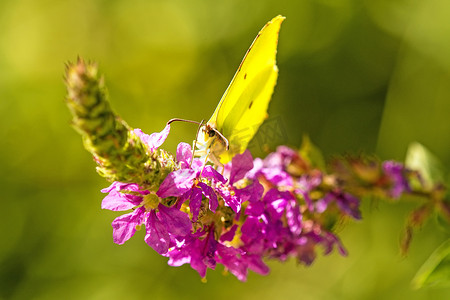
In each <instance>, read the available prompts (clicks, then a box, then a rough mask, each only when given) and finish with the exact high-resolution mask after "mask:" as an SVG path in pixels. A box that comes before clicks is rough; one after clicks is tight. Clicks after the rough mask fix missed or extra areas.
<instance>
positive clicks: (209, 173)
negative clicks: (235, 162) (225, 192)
mask: <svg viewBox="0 0 450 300" xmlns="http://www.w3.org/2000/svg"><path fill="white" fill-rule="evenodd" d="M202 176H203V177H206V178H209V179H215V180H216V181H220V182H222V183H225V182H226V181H227V180H226V179H225V178H224V177H223V176H222V174H220V173H219V172H217V171H216V170H215V169H214V168H213V167H212V166H210V165H207V166H205V168H203V171H202Z"/></svg>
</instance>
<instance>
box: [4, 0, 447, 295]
mask: <svg viewBox="0 0 450 300" xmlns="http://www.w3.org/2000/svg"><path fill="white" fill-rule="evenodd" d="M277 14H282V15H284V16H286V17H287V19H286V21H285V22H284V24H283V26H282V29H281V34H280V42H279V51H278V66H279V68H280V76H279V80H278V85H277V87H276V91H275V94H274V96H273V100H272V102H271V106H270V110H269V113H270V116H271V117H273V118H277V120H281V121H282V124H283V127H282V128H283V130H285V132H286V134H287V138H286V140H285V141H283V142H284V143H287V144H289V145H293V146H298V145H300V142H301V137H302V135H303V134H304V133H307V134H309V135H310V137H311V138H312V140H313V142H315V143H316V144H317V145H318V146H319V147H320V148H321V149H322V150H323V151H324V153H325V154H326V155H327V156H330V155H332V154H343V153H360V152H366V153H376V154H377V155H379V156H380V157H382V158H383V159H398V160H403V159H404V155H405V152H406V148H407V146H408V144H409V143H410V142H413V141H419V142H421V143H423V144H424V145H425V146H426V147H428V148H429V149H430V150H431V151H432V152H434V153H435V154H436V155H437V156H438V157H439V158H440V159H441V160H442V161H443V163H444V165H446V166H447V167H448V166H449V165H450V151H449V149H450V138H449V137H450V120H449V119H450V84H449V83H450V22H449V21H448V20H450V3H449V2H448V1H447V0H427V1H413V0H298V1H294V0H292V1H283V0H271V1H257V0H247V1H237V0H234V1H202V0H191V1H181V0H178V1H177V0H168V1H149V0H128V1H124V0H115V1H105V0H95V1H93V0H69V1H56V0H14V1H13V0H2V1H1V2H0V122H1V124H0V125H1V127H0V128H1V129H0V140H1V143H2V147H1V150H0V187H1V191H2V193H1V196H0V198H1V206H2V209H1V212H0V228H1V229H0V230H1V235H2V238H1V242H0V298H1V299H210V298H214V299H286V298H288V297H289V298H290V299H445V298H447V297H446V296H448V295H449V290H444V289H423V290H419V291H413V290H411V288H410V280H411V279H412V277H413V276H414V274H415V272H416V271H417V269H418V268H419V267H420V265H421V264H422V263H423V262H424V260H425V259H426V258H427V257H428V256H429V254H430V253H431V252H432V250H434V248H436V247H437V246H438V245H439V244H440V243H441V242H442V241H443V240H444V239H445V238H446V235H445V234H444V233H442V232H440V231H437V230H436V226H435V224H434V223H433V222H430V223H428V224H427V225H426V226H425V227H424V228H423V229H422V230H421V231H420V232H418V234H417V235H416V236H415V239H414V240H413V243H412V247H411V250H410V253H409V256H408V257H407V258H401V257H400V255H399V247H398V245H399V237H400V232H401V230H402V228H403V225H404V222H405V218H406V216H407V213H408V211H410V210H411V209H413V208H414V207H416V204H415V203H410V202H401V203H396V204H388V203H380V204H379V205H377V206H374V205H372V203H364V204H363V220H362V221H361V222H357V223H351V224H349V226H347V227H345V228H344V229H343V230H342V231H341V232H340V234H341V237H342V240H343V242H344V244H345V245H346V247H347V249H348V250H349V252H350V255H349V257H347V258H343V257H340V256H339V255H337V254H333V255H331V256H329V257H319V258H318V260H317V261H316V262H315V264H314V265H313V266H312V267H310V268H304V267H302V266H297V265H296V263H295V262H294V261H288V262H286V263H278V262H270V263H269V264H270V266H271V268H272V271H271V274H270V275H268V276H265V277H264V276H260V275H256V274H253V273H251V274H250V276H249V278H248V282H247V283H241V282H239V281H238V280H237V279H235V278H234V277H233V276H223V275H222V268H221V267H218V270H216V271H209V272H208V277H207V279H208V283H207V284H203V283H201V282H200V278H199V276H198V275H197V273H196V272H195V271H193V270H191V269H190V267H188V266H183V267H179V268H173V267H169V266H167V260H166V259H165V258H163V257H160V256H159V255H157V254H156V252H154V251H153V250H152V249H151V248H150V247H148V246H147V245H146V244H145V242H144V241H143V232H139V233H137V234H136V236H135V237H134V238H133V239H131V240H130V241H128V242H127V243H126V245H123V246H118V245H115V244H113V241H112V228H111V225H110V224H111V221H112V220H113V219H114V218H115V217H116V216H118V215H119V214H118V213H114V212H110V211H102V210H101V209H100V203H101V199H102V197H103V195H102V194H101V193H100V189H101V188H103V187H106V186H108V183H107V182H105V181H104V180H103V179H102V178H100V177H99V176H97V174H96V173H95V170H94V166H95V165H94V162H93V161H92V159H91V156H90V155H89V153H87V152H86V151H85V150H84V148H83V146H82V143H81V139H80V136H79V135H78V134H77V133H76V132H75V131H74V130H73V129H72V128H71V127H70V119H71V117H70V114H69V111H68V109H67V108H66V106H65V103H64V101H63V100H64V97H65V88H64V84H63V73H64V63H65V62H67V61H74V60H75V59H76V57H77V56H78V55H80V56H81V57H83V58H86V59H90V60H93V61H97V62H98V63H99V66H100V70H101V72H102V73H104V74H105V79H106V83H107V86H108V88H109V93H110V96H111V102H112V105H113V107H114V109H115V111H116V112H118V113H119V114H120V115H121V116H122V117H123V118H124V119H125V120H126V121H127V122H128V123H129V124H130V125H131V126H133V127H137V128H142V129H143V130H144V131H145V132H147V133H151V132H154V131H160V130H161V129H162V128H163V127H164V124H165V122H166V121H167V120H168V119H170V118H173V117H181V118H187V119H193V120H201V119H208V118H209V116H210V115H211V114H212V112H213V110H214V108H215V106H216V104H217V102H218V100H219V99H220V97H221V95H222V93H223V92H224V90H225V88H226V87H227V85H228V83H229V81H230V80H231V78H232V76H233V74H234V72H235V70H236V69H237V66H238V65H239V62H240V60H241V59H242V57H243V55H244V53H245V51H246V50H247V48H248V47H249V45H250V43H251V41H252V40H253V38H254V37H255V36H256V34H257V32H258V30H259V29H260V28H261V27H262V26H263V25H264V24H265V23H266V22H267V21H269V20H270V19H271V18H272V17H274V16H276V15H277ZM195 131H196V128H195V126H192V125H190V124H180V123H177V124H175V125H174V126H173V127H172V132H171V135H170V136H169V139H168V140H167V141H166V144H165V145H164V147H165V148H166V149H168V150H171V151H174V150H175V148H176V144H177V143H178V142H180V141H186V142H191V141H192V139H193V137H194V135H195ZM270 146H271V147H274V146H275V145H270ZM447 299H448V298H447Z"/></svg>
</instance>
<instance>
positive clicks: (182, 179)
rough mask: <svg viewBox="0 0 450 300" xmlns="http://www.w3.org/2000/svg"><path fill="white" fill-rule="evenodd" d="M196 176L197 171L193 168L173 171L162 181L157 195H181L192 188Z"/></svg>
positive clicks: (163, 196)
mask: <svg viewBox="0 0 450 300" xmlns="http://www.w3.org/2000/svg"><path fill="white" fill-rule="evenodd" d="M195 176H196V172H195V171H194V170H191V169H180V170H176V171H173V172H172V173H170V174H169V175H167V177H166V178H165V179H164V181H163V182H162V183H161V185H160V187H159V190H158V192H157V193H156V195H158V196H159V197H161V198H166V197H169V196H174V197H179V196H181V195H183V194H184V193H186V192H187V191H188V190H190V189H191V188H192V185H193V183H194V178H195Z"/></svg>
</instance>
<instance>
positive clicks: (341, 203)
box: [316, 191, 361, 220]
mask: <svg viewBox="0 0 450 300" xmlns="http://www.w3.org/2000/svg"><path fill="white" fill-rule="evenodd" d="M331 203H335V204H337V206H338V207H339V209H340V210H341V211H342V212H343V213H345V214H346V215H349V216H352V217H353V218H355V219H356V220H360V219H361V211H360V210H359V204H360V201H359V199H358V198H356V197H354V196H352V195H350V194H348V193H344V192H339V191H333V192H329V193H328V194H326V195H325V197H323V198H322V199H319V200H318V201H317V202H316V211H317V212H318V213H323V212H324V211H325V210H326V209H327V208H328V206H329V205H330V204H331Z"/></svg>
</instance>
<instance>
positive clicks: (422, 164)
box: [405, 142, 444, 187]
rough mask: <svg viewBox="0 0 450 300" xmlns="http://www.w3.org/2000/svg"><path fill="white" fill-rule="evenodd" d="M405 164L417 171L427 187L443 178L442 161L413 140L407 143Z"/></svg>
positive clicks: (441, 180)
mask: <svg viewBox="0 0 450 300" xmlns="http://www.w3.org/2000/svg"><path fill="white" fill-rule="evenodd" d="M405 165H406V167H408V168H409V169H411V170H416V171H419V172H420V175H421V176H422V178H423V180H424V182H425V185H426V186H428V187H432V186H434V185H435V184H436V183H438V182H443V180H444V167H443V165H442V163H441V162H440V161H439V159H438V158H437V157H436V156H434V155H433V154H432V153H431V152H430V151H429V150H428V149H427V148H426V147H424V146H423V145H422V144H420V143H417V142H414V143H411V144H410V145H409V147H408V151H407V153H406V160H405Z"/></svg>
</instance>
